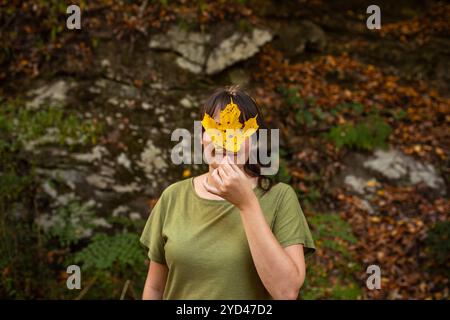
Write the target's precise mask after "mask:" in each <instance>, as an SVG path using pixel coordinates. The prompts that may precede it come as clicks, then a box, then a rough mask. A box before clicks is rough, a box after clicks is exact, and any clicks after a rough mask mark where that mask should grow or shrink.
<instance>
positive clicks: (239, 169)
mask: <svg viewBox="0 0 450 320" xmlns="http://www.w3.org/2000/svg"><path fill="white" fill-rule="evenodd" d="M229 166H230V168H231V169H232V170H233V171H234V172H235V173H236V174H238V175H241V174H243V171H242V169H241V168H239V167H238V165H237V164H235V163H230V164H229Z"/></svg>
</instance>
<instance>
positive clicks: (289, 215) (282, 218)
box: [273, 186, 316, 257]
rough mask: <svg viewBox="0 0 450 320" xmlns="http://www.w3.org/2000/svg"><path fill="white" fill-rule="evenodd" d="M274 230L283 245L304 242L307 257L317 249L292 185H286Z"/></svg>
mask: <svg viewBox="0 0 450 320" xmlns="http://www.w3.org/2000/svg"><path fill="white" fill-rule="evenodd" d="M273 232H274V235H275V237H276V238H277V240H278V241H279V242H280V244H281V246H282V247H287V246H289V245H293V244H303V248H304V254H305V257H307V256H309V255H311V254H312V253H313V252H314V251H315V250H316V247H315V245H314V240H313V237H312V234H311V231H310V230H309V226H308V223H307V221H306V218H305V215H304V214H303V210H302V208H301V206H300V203H299V201H298V198H297V194H296V193H295V191H294V189H293V188H292V187H291V186H287V187H286V191H285V192H284V194H283V196H282V197H281V199H280V204H279V206H278V209H277V212H276V216H275V221H274V226H273Z"/></svg>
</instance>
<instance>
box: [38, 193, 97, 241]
mask: <svg viewBox="0 0 450 320" xmlns="http://www.w3.org/2000/svg"><path fill="white" fill-rule="evenodd" d="M94 217H95V213H94V211H93V209H92V208H91V206H90V205H89V203H80V202H79V201H76V200H75V201H70V202H69V203H68V204H66V205H65V206H61V207H58V208H57V209H56V210H55V212H54V213H53V214H52V218H53V220H52V223H51V226H50V227H49V228H48V229H47V230H45V237H46V239H47V241H51V240H52V239H54V238H56V240H57V243H58V246H61V247H68V246H70V245H73V244H76V243H77V242H78V241H79V240H80V238H81V237H82V236H83V233H84V232H85V231H86V230H91V229H93V227H94V225H93V224H92V220H93V218H94Z"/></svg>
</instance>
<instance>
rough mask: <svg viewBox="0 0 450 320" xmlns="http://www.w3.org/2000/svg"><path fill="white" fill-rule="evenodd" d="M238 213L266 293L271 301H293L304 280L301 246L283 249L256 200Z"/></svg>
mask: <svg viewBox="0 0 450 320" xmlns="http://www.w3.org/2000/svg"><path fill="white" fill-rule="evenodd" d="M255 200H256V199H255ZM240 212H241V218H242V222H243V224H244V229H245V233H246V235H247V240H248V243H249V247H250V252H251V254H252V257H253V262H254V263H255V267H256V270H257V271H258V274H259V277H260V278H261V281H262V282H263V284H264V286H265V287H266V289H267V291H269V293H270V294H271V295H272V297H273V298H274V299H284V300H295V299H297V297H298V293H299V290H300V288H301V286H302V285H303V282H304V280H305V259H304V254H303V246H302V245H301V244H295V245H291V246H288V247H286V248H285V249H283V248H282V247H281V245H280V243H279V242H278V240H277V239H276V238H275V236H274V234H273V233H272V231H271V230H270V227H269V225H268V224H267V221H266V219H265V217H264V215H263V213H262V211H261V207H260V206H259V203H258V201H257V200H256V201H254V203H253V204H252V205H251V206H248V207H244V208H243V209H242V210H241V211H240Z"/></svg>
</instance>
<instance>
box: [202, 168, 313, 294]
mask: <svg viewBox="0 0 450 320" xmlns="http://www.w3.org/2000/svg"><path fill="white" fill-rule="evenodd" d="M211 177H212V179H213V183H214V185H215V186H212V185H210V184H209V183H207V182H204V187H205V188H206V189H207V190H208V191H209V192H211V193H214V194H217V195H219V196H221V197H223V198H225V199H227V200H228V201H230V202H231V203H233V204H234V205H235V206H236V207H237V208H238V209H239V211H240V214H241V218H242V222H243V225H244V229H245V233H246V236H247V241H248V243H249V247H250V251H251V254H252V258H253V261H254V263H255V267H256V270H257V272H258V275H259V277H260V278H261V281H262V282H263V284H264V286H265V287H266V289H267V291H269V293H270V294H271V295H272V297H273V298H274V299H297V297H298V292H299V290H300V288H301V286H302V285H303V281H304V279H305V258H304V254H303V246H302V245H301V244H296V245H292V246H289V247H287V248H285V249H283V248H282V246H281V245H280V243H279V242H278V240H277V239H276V238H275V236H274V234H273V233H272V230H270V227H269V225H268V224H267V221H266V219H265V217H264V214H263V213H262V210H261V207H260V205H259V202H258V199H257V198H256V195H255V194H254V192H253V190H252V187H251V186H250V184H249V182H248V179H247V178H246V177H245V174H244V173H243V171H242V170H241V169H240V168H238V167H237V166H236V165H235V164H223V165H221V166H220V167H219V168H218V169H217V170H214V172H213V173H212V174H211Z"/></svg>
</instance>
